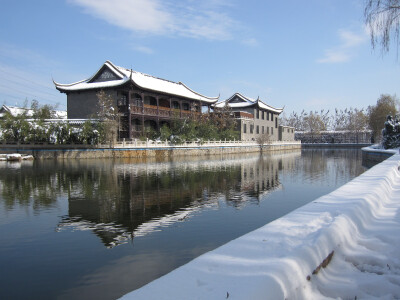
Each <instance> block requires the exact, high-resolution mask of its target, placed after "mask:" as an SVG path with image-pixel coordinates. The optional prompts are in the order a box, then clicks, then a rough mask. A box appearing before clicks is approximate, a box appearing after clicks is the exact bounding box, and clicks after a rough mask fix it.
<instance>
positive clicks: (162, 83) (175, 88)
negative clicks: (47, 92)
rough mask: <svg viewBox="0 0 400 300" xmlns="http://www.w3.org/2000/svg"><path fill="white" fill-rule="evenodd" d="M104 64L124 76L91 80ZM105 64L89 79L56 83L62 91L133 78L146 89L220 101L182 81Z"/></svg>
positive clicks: (110, 85)
mask: <svg viewBox="0 0 400 300" xmlns="http://www.w3.org/2000/svg"><path fill="white" fill-rule="evenodd" d="M103 66H106V67H108V68H109V69H110V70H111V71H113V73H114V74H115V75H116V76H118V77H120V78H121V76H122V78H121V79H118V80H110V81H103V82H90V81H91V80H92V79H93V78H94V77H95V76H96V75H97V73H98V72H100V71H101V70H102V69H103ZM103 66H102V67H101V68H100V69H99V70H98V71H97V72H96V74H95V75H93V76H92V77H91V78H89V79H86V80H82V81H79V82H76V83H72V84H59V83H56V82H55V85H56V87H57V88H58V89H59V90H61V91H77V90H84V89H95V88H108V87H115V86H120V85H122V84H124V83H126V82H128V81H129V80H131V78H132V81H133V82H134V83H135V84H137V85H138V86H140V87H142V88H144V89H149V90H153V91H159V92H163V93H167V94H170V95H177V96H182V97H186V98H189V99H195V100H200V101H204V102H207V103H215V102H216V101H218V97H215V98H213V97H206V96H203V95H201V94H199V93H196V92H194V91H193V90H191V89H190V88H188V87H187V86H186V85H184V84H183V83H181V82H178V83H176V82H173V81H169V80H165V79H161V78H157V77H154V76H151V75H147V74H144V73H140V72H137V71H133V70H128V69H125V68H122V67H119V66H116V65H114V64H113V63H111V62H110V61H106V62H105V63H104V65H103Z"/></svg>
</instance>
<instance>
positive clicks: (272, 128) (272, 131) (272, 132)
mask: <svg viewBox="0 0 400 300" xmlns="http://www.w3.org/2000/svg"><path fill="white" fill-rule="evenodd" d="M272 134H274V127H271V135H272Z"/></svg>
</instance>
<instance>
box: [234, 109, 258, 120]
mask: <svg viewBox="0 0 400 300" xmlns="http://www.w3.org/2000/svg"><path fill="white" fill-rule="evenodd" d="M234 116H235V118H236V119H254V115H253V114H251V113H248V112H245V111H235V112H234Z"/></svg>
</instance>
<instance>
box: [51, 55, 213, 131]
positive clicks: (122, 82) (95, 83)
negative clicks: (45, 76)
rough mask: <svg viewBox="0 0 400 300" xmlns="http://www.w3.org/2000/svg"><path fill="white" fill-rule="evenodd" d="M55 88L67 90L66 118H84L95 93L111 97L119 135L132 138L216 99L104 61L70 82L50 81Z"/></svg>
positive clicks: (93, 109) (90, 110) (194, 113)
mask: <svg viewBox="0 0 400 300" xmlns="http://www.w3.org/2000/svg"><path fill="white" fill-rule="evenodd" d="M54 84H55V86H56V88H57V90H59V91H60V92H62V93H66V94H67V112H68V118H69V119H86V118H90V117H91V116H93V115H94V114H95V113H96V110H97V109H98V97H97V93H98V92H99V91H101V90H103V91H104V92H106V93H107V94H108V95H110V96H111V97H113V99H115V101H116V105H117V106H118V110H119V112H120V115H121V117H120V126H119V127H120V132H119V137H120V138H133V137H137V136H139V135H140V134H141V133H143V132H144V129H145V128H146V127H150V128H152V129H155V130H159V129H160V127H161V126H162V125H163V124H165V123H167V124H168V123H169V122H170V121H171V119H172V118H174V117H177V118H186V117H194V116H198V115H200V114H201V113H202V107H204V106H205V107H208V109H210V106H211V105H212V104H215V103H216V102H217V101H218V97H206V96H203V95H201V94H199V93H197V92H195V91H193V90H191V89H190V88H188V87H187V86H186V85H184V84H183V83H182V82H178V83H176V82H173V81H169V80H165V79H161V78H157V77H154V76H151V75H147V74H143V73H140V72H137V71H134V70H129V69H126V68H122V67H118V66H116V65H114V64H113V63H111V62H110V61H106V62H105V63H104V64H103V65H102V66H101V67H100V69H99V70H98V71H97V72H96V73H95V74H94V75H93V76H92V77H90V78H88V79H85V80H82V81H78V82H75V83H71V84H60V83H56V82H54Z"/></svg>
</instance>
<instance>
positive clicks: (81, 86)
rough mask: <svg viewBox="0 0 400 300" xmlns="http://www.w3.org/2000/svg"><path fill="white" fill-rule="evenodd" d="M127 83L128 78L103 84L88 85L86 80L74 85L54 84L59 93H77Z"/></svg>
mask: <svg viewBox="0 0 400 300" xmlns="http://www.w3.org/2000/svg"><path fill="white" fill-rule="evenodd" d="M128 81H129V78H124V79H120V80H112V81H104V82H92V83H88V82H87V80H84V81H80V82H77V83H74V84H59V83H57V82H55V81H54V80H53V82H54V85H55V86H56V89H57V90H59V91H60V92H78V91H84V90H93V89H97V90H98V89H105V88H110V87H117V86H121V85H123V84H125V83H127V82H128Z"/></svg>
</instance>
